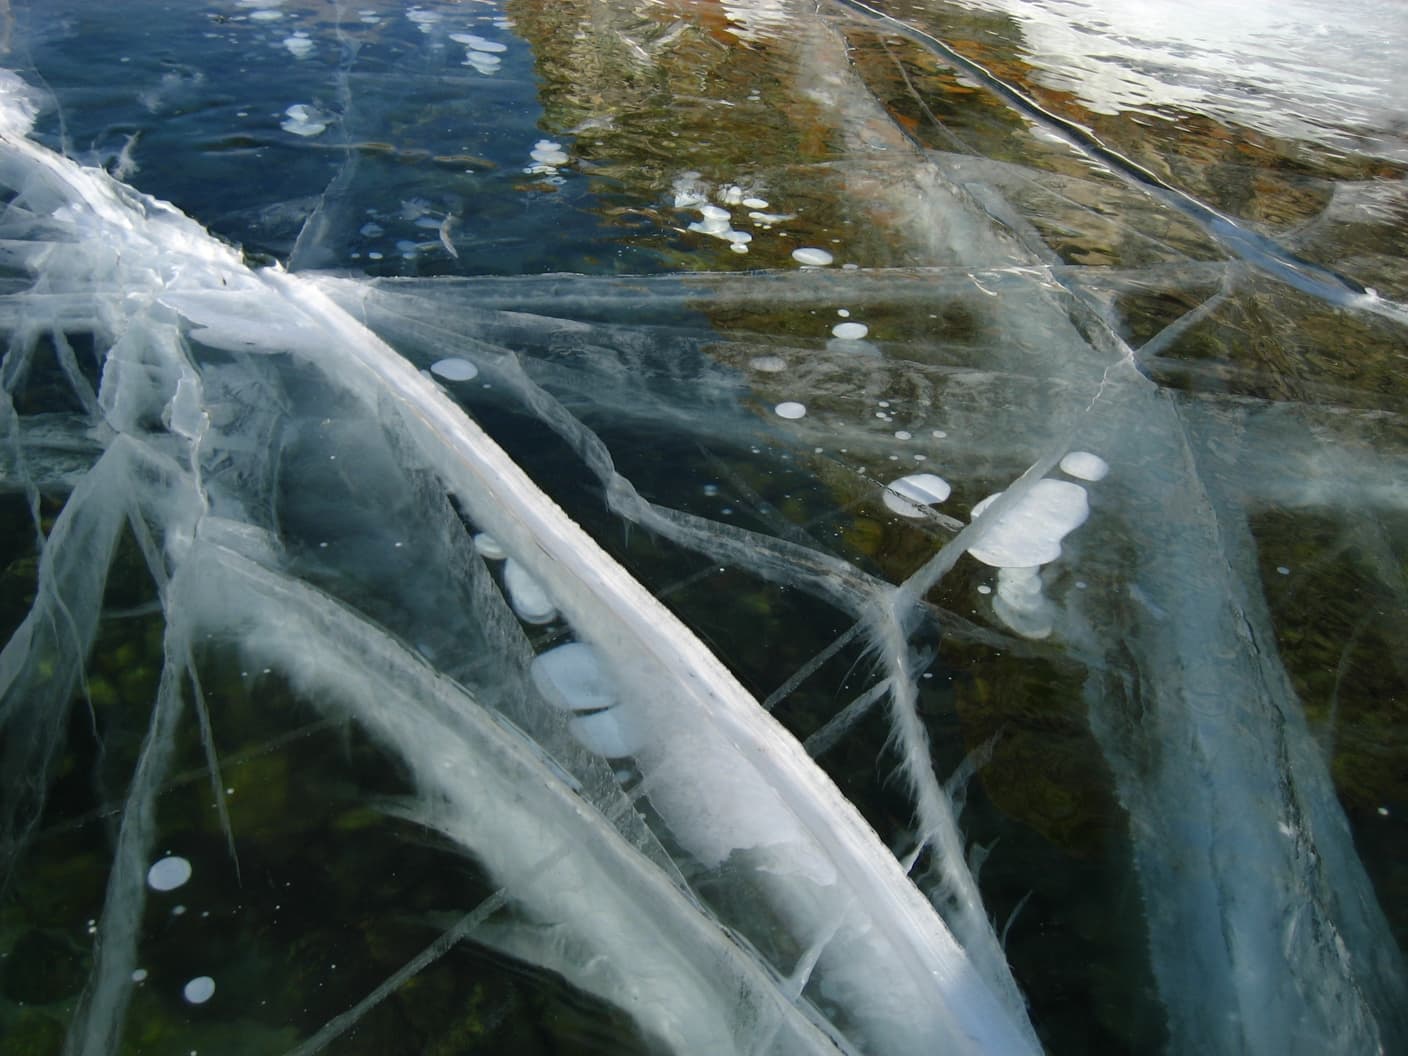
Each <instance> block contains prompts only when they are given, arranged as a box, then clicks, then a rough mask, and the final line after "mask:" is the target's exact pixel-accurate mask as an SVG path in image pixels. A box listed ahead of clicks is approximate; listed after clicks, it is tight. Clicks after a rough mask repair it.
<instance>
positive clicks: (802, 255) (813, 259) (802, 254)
mask: <svg viewBox="0 0 1408 1056" xmlns="http://www.w3.org/2000/svg"><path fill="white" fill-rule="evenodd" d="M792 259H793V260H795V261H796V262H797V263H798V264H810V265H812V266H813V267H818V268H824V267H825V266H826V265H828V264H830V263H831V262H832V261H833V260H835V259H836V258H835V257H833V256H832V255H831V254H830V253H828V252H826V250H824V249H817V248H816V247H815V246H803V247H802V248H801V249H794V250H793V251H792Z"/></svg>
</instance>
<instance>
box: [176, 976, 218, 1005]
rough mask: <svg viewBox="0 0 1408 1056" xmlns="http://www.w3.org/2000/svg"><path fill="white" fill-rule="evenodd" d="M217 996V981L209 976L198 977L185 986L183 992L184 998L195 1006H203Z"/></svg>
mask: <svg viewBox="0 0 1408 1056" xmlns="http://www.w3.org/2000/svg"><path fill="white" fill-rule="evenodd" d="M214 994H215V980H214V979H212V978H210V976H208V975H198V976H196V977H195V978H194V979H192V980H191V981H190V982H189V983H187V984H186V985H185V988H184V989H182V991H181V996H182V997H184V998H185V999H186V1000H187V1001H189V1002H190V1003H191V1004H193V1005H203V1004H205V1003H206V1002H207V1001H209V1000H210V999H211V997H213V996H214Z"/></svg>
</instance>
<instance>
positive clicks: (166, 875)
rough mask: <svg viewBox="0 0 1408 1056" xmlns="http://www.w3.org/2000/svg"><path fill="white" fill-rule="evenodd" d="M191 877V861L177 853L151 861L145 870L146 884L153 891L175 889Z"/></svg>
mask: <svg viewBox="0 0 1408 1056" xmlns="http://www.w3.org/2000/svg"><path fill="white" fill-rule="evenodd" d="M190 878H191V863H190V862H188V861H186V859H184V858H181V857H179V856H177V855H174V854H172V855H168V856H167V857H165V858H163V859H161V860H160V861H158V862H153V863H152V867H151V868H150V869H148V870H147V884H148V886H150V887H151V889H152V890H153V891H175V890H176V889H177V888H178V887H180V886H181V885H182V884H184V883H185V882H186V881H187V880H189V879H190Z"/></svg>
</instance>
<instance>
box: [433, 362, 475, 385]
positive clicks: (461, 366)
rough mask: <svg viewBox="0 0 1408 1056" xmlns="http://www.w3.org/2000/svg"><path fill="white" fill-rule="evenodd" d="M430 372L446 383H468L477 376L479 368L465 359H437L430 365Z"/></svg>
mask: <svg viewBox="0 0 1408 1056" xmlns="http://www.w3.org/2000/svg"><path fill="white" fill-rule="evenodd" d="M430 372H431V373H432V374H438V375H440V377H442V378H444V379H445V380H446V381H469V380H470V379H471V378H476V377H478V376H479V368H478V367H476V366H475V365H474V364H473V363H471V362H470V361H469V360H467V359H459V358H452V359H437V360H436V361H435V362H434V363H432V364H430Z"/></svg>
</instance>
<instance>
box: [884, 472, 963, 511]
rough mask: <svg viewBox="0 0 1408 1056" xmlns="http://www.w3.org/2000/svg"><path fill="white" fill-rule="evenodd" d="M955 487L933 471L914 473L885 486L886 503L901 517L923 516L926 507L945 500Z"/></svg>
mask: <svg viewBox="0 0 1408 1056" xmlns="http://www.w3.org/2000/svg"><path fill="white" fill-rule="evenodd" d="M952 490H953V489H952V488H950V487H949V483H948V481H946V480H944V478H943V477H940V476H937V475H936V474H933V473H914V474H911V475H910V476H907V477H900V478H899V480H893V481H891V482H890V483H889V484H887V485H886V486H885V493H884V496H883V498H884V500H885V505H886V507H888V508H889V509H890V510H892V511H893V512H895V513H898V514H899V515H900V516H901V517H923V516H924V507H926V506H930V505H933V504H934V503H936V502H943V501H944V499H946V498H948V497H949V493H950V492H951V491H952Z"/></svg>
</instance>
